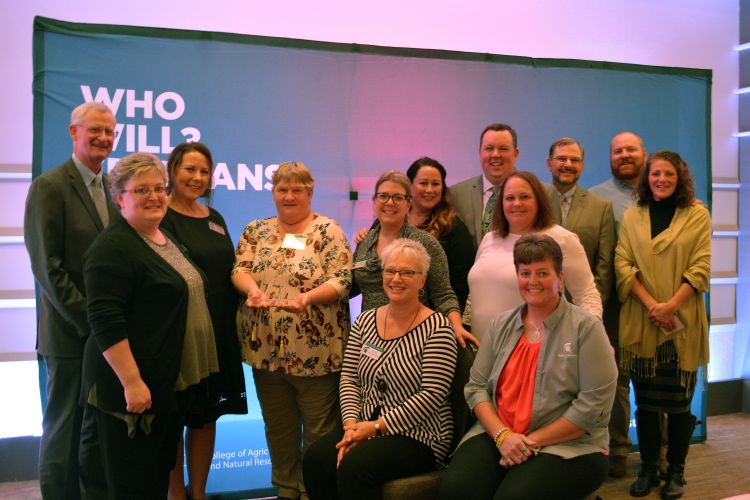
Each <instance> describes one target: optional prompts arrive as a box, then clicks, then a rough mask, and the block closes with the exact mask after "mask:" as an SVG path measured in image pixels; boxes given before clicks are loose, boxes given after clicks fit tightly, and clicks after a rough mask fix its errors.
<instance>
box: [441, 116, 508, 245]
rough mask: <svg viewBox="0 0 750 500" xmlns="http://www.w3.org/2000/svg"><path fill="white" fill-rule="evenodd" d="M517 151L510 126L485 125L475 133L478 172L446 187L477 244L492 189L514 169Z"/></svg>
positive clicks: (480, 239) (482, 234)
mask: <svg viewBox="0 0 750 500" xmlns="http://www.w3.org/2000/svg"><path fill="white" fill-rule="evenodd" d="M518 153H519V150H518V136H517V135H516V131H515V130H513V127H511V126H510V125H506V124H504V123H493V124H491V125H487V126H486V127H485V128H484V130H483V131H482V134H481V135H480V136H479V162H480V163H481V165H482V174H481V175H479V176H478V177H471V178H469V179H466V180H465V181H462V182H459V183H458V184H454V185H453V186H451V187H450V188H449V189H450V193H451V197H452V198H453V204H454V205H455V207H456V211H457V212H458V215H459V216H460V217H461V219H463V221H464V223H465V224H466V227H468V228H469V233H471V235H472V236H473V237H474V242H475V245H476V246H477V247H479V243H480V242H481V241H482V237H483V236H484V233H485V232H486V229H484V227H483V226H486V225H487V224H483V221H484V220H486V219H487V217H486V216H485V212H487V210H486V207H487V203H488V202H489V201H490V198H492V192H493V189H494V188H496V187H497V186H499V185H500V184H502V182H503V181H504V180H505V178H506V177H507V176H508V175H509V174H510V173H511V172H513V171H514V170H515V169H516V159H517V158H518ZM492 203H494V199H492ZM490 209H491V207H490ZM487 222H489V221H487Z"/></svg>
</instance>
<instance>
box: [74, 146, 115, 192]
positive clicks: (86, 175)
mask: <svg viewBox="0 0 750 500" xmlns="http://www.w3.org/2000/svg"><path fill="white" fill-rule="evenodd" d="M72 156H73V163H74V164H75V166H76V169H78V173H80V174H81V177H83V183H84V184H86V189H87V190H88V192H89V195H90V196H91V199H92V200H93V201H94V202H96V198H94V186H93V185H92V184H91V183H92V181H94V179H96V184H97V185H99V186H102V189H105V190H106V189H107V187H106V186H104V185H103V184H102V170H101V169H99V173H98V174H95V173H94V172H92V171H91V169H90V168H89V167H87V166H86V165H84V164H83V162H82V161H81V160H79V159H78V157H77V156H76V155H75V154H73V155H72Z"/></svg>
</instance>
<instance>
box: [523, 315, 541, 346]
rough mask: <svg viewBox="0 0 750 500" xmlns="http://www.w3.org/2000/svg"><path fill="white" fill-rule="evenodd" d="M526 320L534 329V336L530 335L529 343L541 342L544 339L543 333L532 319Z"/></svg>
mask: <svg viewBox="0 0 750 500" xmlns="http://www.w3.org/2000/svg"><path fill="white" fill-rule="evenodd" d="M526 320H527V321H528V322H529V325H531V326H532V327H533V328H534V331H533V332H532V334H531V335H529V342H539V340H540V339H541V338H542V331H541V330H540V329H539V327H538V326H536V325H535V324H534V323H533V322H532V321H531V320H530V319H528V318H526Z"/></svg>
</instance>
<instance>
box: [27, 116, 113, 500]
mask: <svg viewBox="0 0 750 500" xmlns="http://www.w3.org/2000/svg"><path fill="white" fill-rule="evenodd" d="M69 133H70V137H71V139H72V140H73V155H72V156H71V157H70V158H69V159H68V160H67V161H65V162H64V163H63V164H61V165H59V166H57V167H55V168H53V169H51V170H49V171H47V172H45V173H43V174H42V175H40V176H39V177H37V178H36V179H35V180H34V182H33V183H32V184H31V188H30V189H29V194H28V197H27V199H26V211H25V215H24V240H25V243H26V249H27V250H28V252H29V257H30V259H31V269H32V271H33V273H34V278H35V280H36V282H37V285H38V291H39V296H38V301H37V306H38V311H37V317H38V322H37V351H38V353H39V355H40V356H41V357H43V358H44V362H45V365H46V370H47V388H46V389H47V391H46V392H47V405H46V408H45V410H44V416H43V419H42V439H41V445H40V450H39V481H40V487H41V491H42V496H43V498H45V499H50V498H54V499H57V498H59V499H75V498H79V497H80V494H79V487H78V444H79V440H80V434H81V419H82V415H83V408H82V407H80V406H79V404H78V401H79V396H80V394H79V392H80V388H81V361H82V357H83V347H84V344H85V342H86V337H87V336H88V334H89V327H88V322H87V320H86V296H85V291H84V288H83V275H82V270H83V256H84V254H85V252H86V250H87V249H88V248H89V246H90V245H91V243H93V241H94V239H95V238H96V237H97V235H98V234H99V233H100V232H101V231H102V230H103V229H104V228H105V227H106V226H107V224H108V223H109V222H110V221H111V220H113V219H115V218H116V217H119V211H118V209H117V208H116V207H115V205H114V204H113V203H112V200H111V199H110V197H109V195H108V194H107V189H106V186H105V185H104V178H103V177H104V175H103V169H102V164H103V162H104V160H105V159H106V158H107V156H109V154H110V153H111V152H112V147H113V144H114V140H115V117H114V115H113V114H112V111H111V110H110V109H109V108H108V107H107V106H106V105H104V104H101V103H84V104H81V105H80V106H78V107H77V108H75V109H74V110H73V112H72V113H71V119H70V126H69Z"/></svg>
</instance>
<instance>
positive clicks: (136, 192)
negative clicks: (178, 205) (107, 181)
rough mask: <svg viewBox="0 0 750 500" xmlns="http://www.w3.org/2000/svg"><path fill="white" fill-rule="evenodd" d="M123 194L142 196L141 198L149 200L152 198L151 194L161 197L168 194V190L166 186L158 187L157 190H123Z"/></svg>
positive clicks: (141, 188)
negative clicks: (148, 198)
mask: <svg viewBox="0 0 750 500" xmlns="http://www.w3.org/2000/svg"><path fill="white" fill-rule="evenodd" d="M122 192H123V193H132V194H134V195H136V196H140V197H141V198H147V197H149V196H151V193H156V195H157V196H161V195H163V194H166V193H167V188H166V187H165V186H156V187H155V188H153V189H151V188H147V187H137V188H134V189H123V190H122Z"/></svg>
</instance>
